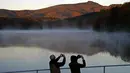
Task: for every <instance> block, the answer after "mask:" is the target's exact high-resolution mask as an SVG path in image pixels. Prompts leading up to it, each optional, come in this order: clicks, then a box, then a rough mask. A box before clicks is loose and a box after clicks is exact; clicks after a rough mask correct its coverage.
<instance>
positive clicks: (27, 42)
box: [0, 30, 130, 61]
mask: <svg viewBox="0 0 130 73" xmlns="http://www.w3.org/2000/svg"><path fill="white" fill-rule="evenodd" d="M11 46H22V47H33V46H34V47H40V48H41V49H42V48H44V49H48V50H52V51H57V52H66V53H80V54H86V55H89V56H92V55H94V54H97V53H100V52H109V53H110V54H111V55H112V56H115V57H116V56H120V57H121V58H122V60H124V61H129V60H130V54H129V53H130V33H126V32H95V31H92V30H43V31H38V30H37V31H32V30H30V31H28V30H27V31H25V30H19V31H13V30H11V31H8V30H3V31H0V47H11Z"/></svg>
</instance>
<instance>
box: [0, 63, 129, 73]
mask: <svg viewBox="0 0 130 73" xmlns="http://www.w3.org/2000/svg"><path fill="white" fill-rule="evenodd" d="M121 66H130V64H122V65H102V66H87V67H84V68H99V67H103V68H104V71H105V68H106V67H121ZM60 69H62V70H63V69H70V68H60ZM49 70H50V69H36V70H24V71H11V72H0V73H18V72H36V73H38V71H49ZM104 73H105V72H104Z"/></svg>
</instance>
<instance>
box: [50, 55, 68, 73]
mask: <svg viewBox="0 0 130 73" xmlns="http://www.w3.org/2000/svg"><path fill="white" fill-rule="evenodd" d="M59 59H60V56H59V57H58V58H56V59H55V60H51V61H50V63H49V64H50V73H61V72H60V67H61V66H64V64H65V62H66V58H65V57H63V61H62V62H58V60H59Z"/></svg>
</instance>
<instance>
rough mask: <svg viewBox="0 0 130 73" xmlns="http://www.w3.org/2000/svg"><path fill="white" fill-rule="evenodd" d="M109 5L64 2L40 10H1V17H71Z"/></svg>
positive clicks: (105, 7) (90, 2) (96, 10)
mask: <svg viewBox="0 0 130 73" xmlns="http://www.w3.org/2000/svg"><path fill="white" fill-rule="evenodd" d="M107 8H108V7H107V6H102V5H100V4H98V3H96V2H92V1H88V2H86V3H77V4H62V5H56V6H52V7H48V8H44V9H39V10H21V11H13V10H5V9H1V10H0V17H12V18H26V17H33V18H39V17H40V18H42V17H53V18H60V19H63V18H71V17H75V16H80V15H83V14H86V13H90V12H99V11H100V10H101V9H107Z"/></svg>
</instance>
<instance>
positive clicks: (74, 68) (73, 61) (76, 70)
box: [69, 55, 86, 73]
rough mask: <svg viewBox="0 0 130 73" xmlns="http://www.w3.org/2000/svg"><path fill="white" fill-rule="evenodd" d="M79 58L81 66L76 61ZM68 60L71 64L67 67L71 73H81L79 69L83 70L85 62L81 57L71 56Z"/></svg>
mask: <svg viewBox="0 0 130 73" xmlns="http://www.w3.org/2000/svg"><path fill="white" fill-rule="evenodd" d="M80 58H82V62H83V64H80V63H78V62H77V61H78V59H80ZM70 60H71V62H70V63H69V67H70V70H71V73H81V72H80V68H83V67H85V66H86V62H85V60H84V57H83V56H82V55H78V56H75V55H72V56H71V58H70Z"/></svg>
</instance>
